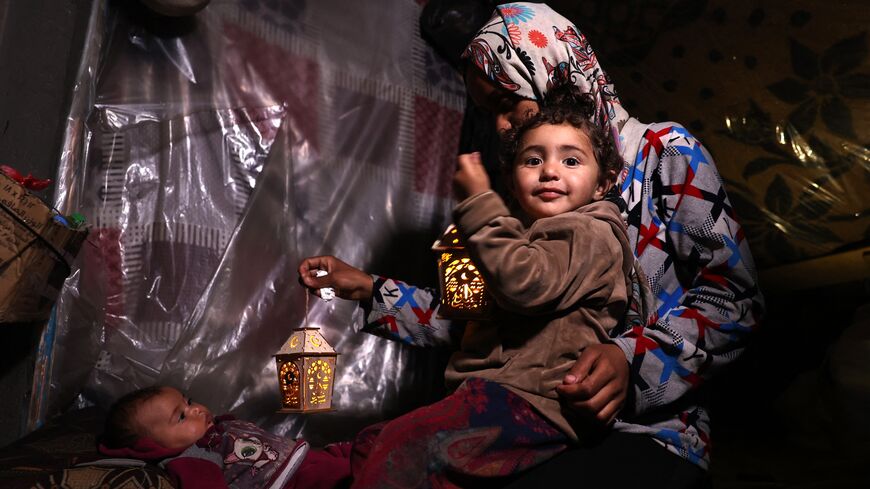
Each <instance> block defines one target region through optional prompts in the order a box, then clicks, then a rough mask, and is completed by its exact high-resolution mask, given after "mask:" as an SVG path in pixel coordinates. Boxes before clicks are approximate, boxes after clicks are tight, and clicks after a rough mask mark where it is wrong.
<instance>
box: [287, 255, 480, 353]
mask: <svg viewBox="0 0 870 489" xmlns="http://www.w3.org/2000/svg"><path fill="white" fill-rule="evenodd" d="M316 270H326V272H327V275H324V276H322V277H317V276H315V271H316ZM298 272H299V280H300V281H301V282H302V284H303V285H305V286H306V287H308V289H309V290H310V291H311V293H312V294H315V295H318V290H319V289H321V288H323V287H332V288H333V289H335V294H336V296H338V297H340V298H342V299H347V300H355V301H359V303H360V306H361V307H362V309H363V311H364V312H365V324H364V325H363V326H362V330H363V331H365V332H367V333H371V334H374V335H377V336H382V337H385V338H390V339H393V340H398V341H401V342H403V343H407V344H409V345H414V346H420V347H430V346H449V345H452V344H453V343H454V342H455V341H456V340H457V339H458V338H459V337H460V336H461V334H460V333H461V329H462V328H463V327H464V323H462V322H454V321H449V320H445V319H439V318H438V306H439V304H440V296H439V295H438V293H437V291H435V290H433V289H428V288H418V287H415V286H413V285H408V284H406V283H404V282H400V281H398V280H393V279H390V278H386V277H380V276H377V275H369V274H367V273H365V272H363V271H362V270H359V269H357V268H354V267H352V266H350V265H348V264H347V263H345V262H343V261H341V260H339V259H338V258H336V257H334V256H315V257H310V258H306V259H304V260H302V263H300V265H299V270H298Z"/></svg>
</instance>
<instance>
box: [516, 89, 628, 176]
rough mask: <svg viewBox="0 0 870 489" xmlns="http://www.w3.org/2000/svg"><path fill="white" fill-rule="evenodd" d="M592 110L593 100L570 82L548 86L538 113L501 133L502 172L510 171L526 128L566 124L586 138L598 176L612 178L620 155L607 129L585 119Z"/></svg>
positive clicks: (620, 164)
mask: <svg viewBox="0 0 870 489" xmlns="http://www.w3.org/2000/svg"><path fill="white" fill-rule="evenodd" d="M594 110H595V102H594V101H593V99H592V97H591V96H590V95H589V94H587V93H582V92H580V89H579V88H577V87H576V86H574V85H570V84H565V85H561V86H559V87H557V88H553V89H551V90H550V91H549V92H548V93H547V95H546V97H545V99H544V100H543V103H542V106H541V109H540V111H539V112H538V113H536V114H534V115H532V116H531V117H530V118H528V119H526V120H525V121H523V122H521V123H520V124H518V125H517V126H516V127H514V128H512V129H510V130H509V131H507V132H506V133H505V134H504V135H503V136H502V141H501V146H500V147H499V159H500V160H501V169H502V172H503V173H505V174H510V172H511V169H512V168H513V165H514V161H515V160H516V158H517V152H518V150H519V147H520V145H521V144H522V141H523V137H524V136H525V135H526V133H527V132H529V131H530V130H532V129H535V128H537V127H540V126H543V125H560V124H570V125H571V126H573V127H575V128H577V129H578V130H580V131H581V132H582V133H583V134H585V135H586V137H588V138H589V142H590V143H591V145H592V151H593V155H594V156H595V161H596V162H597V163H598V167H599V169H600V170H601V177H602V178H603V179H606V180H609V181H610V182H615V181H616V176H617V175H618V174H619V171H620V170H621V169H622V166H623V161H622V157H621V156H619V152H618V151H617V150H616V145H615V144H614V143H613V138H612V137H611V135H610V133H609V132H606V131H605V130H604V129H602V128H600V127H598V126H597V125H596V124H595V123H593V122H591V121H590V120H589V119H590V117H592V114H593V113H594Z"/></svg>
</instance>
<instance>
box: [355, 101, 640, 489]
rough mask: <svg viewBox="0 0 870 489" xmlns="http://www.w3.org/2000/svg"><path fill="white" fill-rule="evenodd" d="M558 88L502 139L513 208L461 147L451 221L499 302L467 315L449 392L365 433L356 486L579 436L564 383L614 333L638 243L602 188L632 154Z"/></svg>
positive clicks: (585, 106) (526, 454)
mask: <svg viewBox="0 0 870 489" xmlns="http://www.w3.org/2000/svg"><path fill="white" fill-rule="evenodd" d="M548 95H549V96H550V99H549V101H548V102H549V103H548V104H547V105H546V106H545V107H543V108H542V110H541V111H540V112H539V113H538V114H536V115H533V116H532V117H531V118H529V119H528V120H526V121H525V122H522V123H521V124H519V125H518V126H517V127H516V128H515V129H513V130H511V131H509V132H508V133H507V134H505V136H504V138H503V141H504V143H503V147H502V154H501V160H502V164H503V166H504V170H505V174H506V176H507V177H508V189H509V190H510V192H511V194H512V196H513V202H512V203H511V207H512V208H513V209H514V212H511V210H509V207H508V205H507V204H506V203H505V202H504V201H503V200H502V199H501V197H499V196H498V195H497V194H496V193H495V192H493V191H492V190H491V189H490V182H489V178H488V177H487V173H486V171H485V169H484V167H483V165H482V163H481V159H480V156H479V155H478V154H470V155H462V156H460V157H459V167H458V170H457V172H456V175H455V177H454V182H455V184H456V187H457V191H458V194H459V197H460V198H462V199H463V200H462V201H461V202H460V203H459V204H458V205H457V206H456V207H455V209H454V214H453V217H454V223H455V224H456V227H457V229H458V230H459V233H460V234H461V235H462V237H463V238H464V240H465V242H466V245H467V248H468V250H469V252H470V254H471V256H472V259H473V261H474V263H475V264H476V265H477V267H478V268H479V270H480V272H481V274H482V275H483V277H484V280H485V282H486V284H487V286H488V289H489V291H490V292H491V294H492V296H493V298H494V300H495V303H496V304H497V306H498V307H496V308H495V309H496V311H495V312H494V313H493V317H492V318H491V319H490V320H487V321H470V322H469V323H468V325H467V326H466V329H465V332H464V336H463V338H462V342H461V346H460V350H459V351H457V352H456V353H454V355H453V357H452V358H451V360H450V363H449V365H448V367H447V371H446V373H445V377H446V382H447V384H448V387H450V388H452V389H456V390H455V391H454V392H453V393H452V394H451V395H449V396H447V397H446V398H445V399H443V400H441V401H439V402H437V403H435V404H432V405H429V406H426V407H423V408H420V409H417V410H415V411H412V412H410V413H408V414H406V415H404V416H402V417H400V418H397V419H395V420H393V421H390V422H388V423H383V424H380V425H375V426H373V427H369V428H367V429H366V430H364V431H363V432H362V433H360V435H359V436H358V437H357V439H356V442H355V444H354V449H353V450H354V451H353V457H352V465H353V473H354V487H382V486H391V487H393V486H395V487H415V486H420V485H431V486H433V487H440V486H474V485H477V484H479V483H481V482H482V481H480V480H479V478H481V477H497V476H509V475H513V474H516V473H518V472H520V471H522V470H525V469H527V468H529V467H532V466H534V465H536V464H538V463H540V462H542V461H543V460H546V459H547V458H550V457H552V456H553V455H555V454H556V453H559V452H560V451H562V450H564V449H565V448H566V447H567V446H568V444H569V443H571V442H572V441H577V440H578V439H579V438H580V435H579V434H578V432H581V431H582V426H583V424H582V423H580V422H579V420H575V419H571V415H570V414H569V412H570V411H568V410H566V409H563V406H561V405H560V401H559V396H558V395H557V389H558V388H559V386H560V384H561V383H562V381H563V378H564V377H565V376H566V374H567V372H568V370H569V369H570V367H571V366H572V365H573V364H574V363H575V362H576V361H577V359H578V358H579V357H580V356H581V355H582V353H583V349H584V348H585V347H586V346H587V345H590V344H594V343H601V342H607V341H610V340H609V334H608V332H609V330H611V329H612V328H614V327H615V326H616V325H617V322H618V321H619V319H620V318H621V317H622V316H623V313H624V310H625V307H626V303H627V300H628V296H629V294H630V293H631V289H630V287H631V281H630V278H629V277H630V271H631V268H632V265H633V263H634V255H633V254H632V250H631V248H630V245H629V241H628V237H627V235H626V230H625V225H624V223H623V221H622V218H621V215H620V211H619V208H618V206H617V205H616V204H614V203H613V202H611V201H608V200H606V199H605V195H606V194H607V193H608V191H609V190H610V189H611V187H612V186H613V185H614V183H615V180H616V176H617V174H618V172H619V171H620V170H621V168H622V160H621V158H620V157H619V156H618V153H617V152H616V150H615V148H614V145H613V142H612V141H611V140H610V138H609V136H608V135H606V134H605V133H603V131H602V130H601V129H600V128H598V126H596V125H594V124H593V123H591V122H590V121H589V116H590V115H591V113H592V103H591V100H590V99H589V98H588V97H587V96H584V95H581V94H580V93H579V91H577V89H576V88H575V87H573V86H569V87H566V88H564V89H553V90H552V91H551V93H550V94H548ZM578 380H579V379H578ZM616 408H617V407H616V406H614V408H613V409H614V410H615V409H616Z"/></svg>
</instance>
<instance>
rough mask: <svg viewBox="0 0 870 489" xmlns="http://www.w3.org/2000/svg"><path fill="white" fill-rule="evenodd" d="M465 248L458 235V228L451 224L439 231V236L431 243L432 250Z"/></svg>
mask: <svg viewBox="0 0 870 489" xmlns="http://www.w3.org/2000/svg"><path fill="white" fill-rule="evenodd" d="M463 248H465V242H464V241H463V240H462V236H460V235H459V230H457V229H456V226H455V225H453V224H451V225H450V226H447V229H445V230H444V232H443V233H441V236H440V237H439V238H438V239H436V240H435V243H433V244H432V250H433V251H445V250H456V249H463Z"/></svg>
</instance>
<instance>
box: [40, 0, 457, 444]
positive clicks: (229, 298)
mask: <svg viewBox="0 0 870 489" xmlns="http://www.w3.org/2000/svg"><path fill="white" fill-rule="evenodd" d="M126 3H135V2H126ZM382 3H383V5H380V6H377V7H376V6H374V5H371V4H347V3H346V2H338V1H327V2H301V3H299V2H293V4H292V5H290V3H289V2H252V1H242V2H212V3H211V4H210V5H209V7H208V8H206V9H205V10H203V11H202V12H200V13H199V14H197V15H196V16H195V17H193V18H188V19H176V20H173V21H172V22H168V23H166V22H164V20H165V19H153V18H149V16H148V15H147V12H146V11H144V10H142V9H140V8H139V7H137V6H129V5H119V3H111V2H110V3H108V4H106V3H102V2H96V5H95V12H94V15H93V16H92V19H91V32H90V34H91V36H90V37H89V39H90V40H89V44H88V46H87V47H86V50H85V59H84V61H83V64H82V69H81V72H80V75H79V78H80V80H79V85H78V86H77V87H76V92H75V99H76V100H75V101H74V106H73V111H72V114H71V116H70V122H69V125H68V134H67V138H66V144H65V152H64V156H63V161H62V162H61V168H60V170H59V175H61V176H62V178H61V181H60V182H59V185H60V187H61V188H59V189H58V193H57V196H58V197H57V199H56V200H57V205H58V206H59V207H60V208H62V209H64V210H76V211H78V212H81V213H82V214H84V215H85V216H86V217H87V218H88V220H89V223H90V225H91V226H92V232H91V236H90V238H89V241H88V243H87V244H86V245H85V249H84V250H83V251H82V253H81V254H80V256H79V258H78V262H77V270H76V271H75V273H74V274H73V275H72V276H71V277H70V279H69V280H68V281H67V285H66V287H65V289H64V291H63V293H62V296H61V298H60V300H59V302H58V307H57V316H56V322H55V324H54V328H55V330H56V338H55V341H54V343H53V353H52V355H51V356H52V358H51V364H50V368H49V369H48V370H49V372H48V376H47V379H48V380H47V384H46V386H45V387H44V390H45V391H46V392H45V395H44V396H43V397H44V401H42V405H41V406H39V412H40V415H41V416H42V417H45V416H50V415H52V414H54V413H56V412H58V411H60V410H62V409H65V408H67V407H68V406H70V404H71V403H73V405H82V404H87V403H96V404H99V405H102V406H107V405H108V403H110V402H111V400H113V399H114V398H116V397H118V396H120V395H121V394H123V393H125V392H127V391H129V390H131V389H132V388H135V387H144V386H147V385H151V384H154V383H160V384H170V385H174V386H176V387H179V388H181V389H184V390H187V391H188V392H189V393H190V394H191V395H192V396H193V397H195V398H196V399H197V400H198V401H200V402H202V403H204V404H206V405H208V406H210V407H211V408H212V410H214V411H215V412H229V411H232V412H234V413H235V414H237V415H238V416H240V417H243V418H247V419H251V420H255V421H259V422H262V423H264V424H270V425H273V427H275V429H283V430H285V431H288V432H289V433H292V434H299V433H301V434H302V435H303V436H306V438H309V439H311V440H312V441H315V442H317V441H325V440H331V439H341V438H346V437H347V436H349V435H350V434H352V433H353V431H355V430H356V429H359V428H360V427H362V426H363V425H365V424H367V423H370V422H373V421H375V420H380V419H382V418H383V417H384V416H389V415H391V414H395V413H397V412H400V411H401V410H403V409H407V408H408V407H409V406H411V405H415V404H419V403H422V402H425V401H426V400H427V399H429V400H431V399H433V398H434V396H435V395H436V393H437V392H439V391H440V390H441V388H440V385H441V383H442V380H441V378H442V377H441V375H442V370H441V362H442V358H443V352H437V351H432V352H426V351H415V352H411V351H410V350H411V348H408V347H405V346H402V345H400V344H398V343H395V342H390V341H387V340H383V339H380V338H376V337H374V336H371V335H367V334H363V333H359V334H357V333H355V331H354V325H355V324H357V322H355V320H356V319H357V318H355V317H354V315H355V314H357V312H356V311H357V307H356V304H355V303H350V302H346V301H341V300H335V301H332V302H330V303H325V302H323V301H320V300H319V299H316V298H314V297H312V298H311V302H310V308H309V310H308V311H307V318H306V302H305V295H306V294H305V291H304V290H303V289H302V287H301V286H300V285H299V283H298V282H297V277H296V268H297V266H298V264H299V261H300V260H301V258H303V257H305V256H310V255H313V254H335V255H337V256H339V257H340V258H342V259H343V260H345V261H347V262H349V263H351V264H354V265H356V266H358V267H361V268H363V269H365V270H369V271H372V272H381V273H397V272H398V271H399V270H400V269H401V270H409V271H411V273H410V274H408V273H405V274H403V275H404V276H408V275H411V278H415V277H414V276H415V275H416V278H417V279H419V280H423V281H424V282H425V281H428V282H430V283H434V273H435V265H434V259H433V257H432V256H431V252H430V251H429V250H428V244H430V243H431V242H432V241H433V240H434V238H435V236H436V235H437V234H438V232H439V231H440V230H441V229H443V227H444V226H445V225H446V223H447V220H448V216H449V211H450V208H451V205H452V203H451V200H450V194H449V190H450V178H451V169H452V166H453V164H454V160H455V153H456V148H457V144H458V138H459V126H460V121H461V119H462V110H463V106H464V92H463V89H462V82H461V79H460V77H459V75H458V74H456V73H455V72H453V71H452V70H450V69H449V68H448V67H447V66H446V64H445V63H444V62H443V61H442V60H441V59H439V58H438V57H437V56H436V55H435V54H434V53H433V52H432V50H431V49H430V48H429V47H428V46H427V45H426V44H425V43H424V42H423V40H422V39H421V38H420V36H419V33H418V28H417V25H418V20H417V19H418V17H419V14H420V8H421V7H420V6H419V5H418V4H417V3H415V2H410V1H404V2H382ZM155 22H157V23H156V24H155ZM394 259H399V260H401V263H397V262H395V261H394ZM306 320H307V322H308V324H310V325H312V326H319V327H321V328H322V329H323V331H324V336H326V338H327V339H328V340H329V341H330V342H331V343H332V344H333V345H334V346H335V348H336V349H337V350H338V352H339V353H340V357H339V367H338V372H337V377H336V385H335V394H334V402H333V406H334V407H335V408H336V410H335V411H334V412H332V413H327V414H318V415H316V416H312V415H306V416H302V415H275V414H274V412H275V411H276V410H277V409H278V408H279V407H280V401H279V394H278V384H277V374H276V372H275V367H274V360H273V358H272V355H273V354H274V353H275V352H277V351H278V350H279V349H280V348H281V346H282V343H283V341H284V340H285V339H286V338H287V337H288V336H289V335H290V332H291V330H292V329H293V328H297V327H301V326H303V324H305V322H306Z"/></svg>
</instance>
